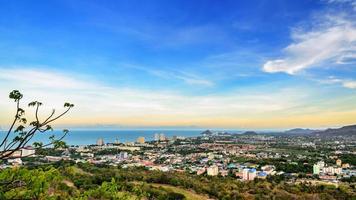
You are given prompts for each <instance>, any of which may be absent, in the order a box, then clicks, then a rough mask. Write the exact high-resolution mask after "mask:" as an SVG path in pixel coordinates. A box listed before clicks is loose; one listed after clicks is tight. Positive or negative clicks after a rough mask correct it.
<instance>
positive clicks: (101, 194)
mask: <svg viewBox="0 0 356 200" xmlns="http://www.w3.org/2000/svg"><path fill="white" fill-rule="evenodd" d="M0 180H1V182H2V184H1V186H0V199H162V200H163V199H177V200H178V199H192V200H194V199H206V198H213V199H353V198H354V197H355V195H356V193H355V191H356V190H355V185H353V184H342V185H340V186H339V187H338V188H336V187H335V186H333V185H315V184H311V183H299V184H289V183H288V180H286V179H285V178H284V177H283V176H274V177H268V178H267V179H266V180H261V179H256V180H254V181H250V182H240V181H238V180H236V179H235V178H231V177H225V178H223V177H206V176H197V175H192V174H187V173H173V172H160V171H148V170H146V169H144V168H128V169H121V168H116V167H109V166H103V167H98V166H94V165H90V164H74V163H70V162H58V163H56V164H53V165H42V166H37V167H32V168H29V167H23V168H14V169H4V170H2V171H1V172H0Z"/></svg>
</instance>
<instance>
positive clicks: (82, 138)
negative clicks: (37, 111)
mask: <svg viewBox="0 0 356 200" xmlns="http://www.w3.org/2000/svg"><path fill="white" fill-rule="evenodd" d="M203 131H204V130H73V131H70V132H69V133H68V135H67V136H66V137H65V138H64V139H63V140H64V141H65V142H66V143H67V144H68V145H90V144H96V141H97V140H98V139H99V138H102V139H103V140H104V142H105V143H114V142H115V141H117V140H118V141H119V142H121V143H125V142H135V141H136V140H137V138H138V137H144V138H145V140H146V141H153V140H154V135H155V133H163V134H164V135H165V136H166V137H168V138H171V137H173V136H181V137H196V136H199V135H200V133H202V132H203ZM0 134H1V137H0V138H1V139H3V138H4V137H5V134H6V132H4V131H0ZM51 135H55V137H56V138H59V137H60V136H61V135H62V131H48V132H45V133H40V132H38V133H36V135H35V136H34V137H33V138H32V140H31V141H30V142H29V143H28V144H29V145H31V144H32V143H33V142H43V143H44V144H45V143H48V142H49V137H50V136H51ZM10 140H11V139H9V141H10Z"/></svg>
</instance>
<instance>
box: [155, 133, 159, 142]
mask: <svg viewBox="0 0 356 200" xmlns="http://www.w3.org/2000/svg"><path fill="white" fill-rule="evenodd" d="M155 141H159V133H155Z"/></svg>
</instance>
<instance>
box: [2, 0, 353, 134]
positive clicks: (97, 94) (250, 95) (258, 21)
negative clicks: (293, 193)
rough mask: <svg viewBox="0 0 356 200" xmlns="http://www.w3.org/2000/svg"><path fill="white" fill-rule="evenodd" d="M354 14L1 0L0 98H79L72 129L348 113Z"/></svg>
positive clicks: (340, 6)
mask: <svg viewBox="0 0 356 200" xmlns="http://www.w3.org/2000/svg"><path fill="white" fill-rule="evenodd" d="M355 12H356V2H355V1H354V0H320V1H317V0H301V1H285V0H273V1H267V0H259V1H214V0H211V1H209V0H204V1H198V0H197V1H183V0H181V1H173V0H172V1H163V0H162V1H143V0H141V1H135V0H130V1H123V0H122V1H65V0H62V1H36V2H35V3H34V2H33V1H5V0H4V1H0V13H1V14H0V16H1V17H0V97H1V99H6V96H7V94H8V92H9V91H11V90H12V89H20V90H21V91H23V93H24V94H25V95H26V96H27V97H28V99H33V98H36V99H39V100H41V101H43V102H45V103H46V105H48V106H49V107H50V106H52V105H51V104H53V106H57V105H59V104H60V102H62V101H65V100H69V101H72V102H74V103H75V104H76V105H77V106H76V110H74V111H73V113H72V115H71V117H68V118H67V119H65V120H64V121H62V122H60V123H61V125H63V126H74V127H75V126H85V125H88V126H96V125H100V126H103V125H104V126H105V125H108V126H113V125H114V126H118V127H121V126H124V127H126V126H128V127H131V126H132V127H137V126H150V127H151V126H153V127H185V126H187V127H226V128H289V127H297V126H305V127H324V126H337V125H342V124H348V123H353V122H354V121H352V120H353V119H355V116H356V109H355V106H356V103H354V102H355V101H354V99H355V97H356V93H355V89H356V69H355V58H356V23H355V21H356V17H355V16H356V14H355ZM10 105H11V104H9V103H8V102H6V101H3V100H2V103H0V109H3V110H5V112H6V113H11V111H12V110H11V109H10V108H9V106H10ZM93 105H95V106H93ZM7 123H8V121H7V118H6V117H5V116H2V117H0V124H3V126H6V124H7Z"/></svg>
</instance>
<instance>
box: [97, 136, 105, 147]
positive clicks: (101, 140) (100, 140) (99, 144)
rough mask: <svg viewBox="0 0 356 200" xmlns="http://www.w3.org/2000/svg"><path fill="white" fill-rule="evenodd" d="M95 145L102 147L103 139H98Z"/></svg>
mask: <svg viewBox="0 0 356 200" xmlns="http://www.w3.org/2000/svg"><path fill="white" fill-rule="evenodd" d="M96 145H98V146H104V139H103V138H99V139H98V140H97V141H96Z"/></svg>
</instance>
